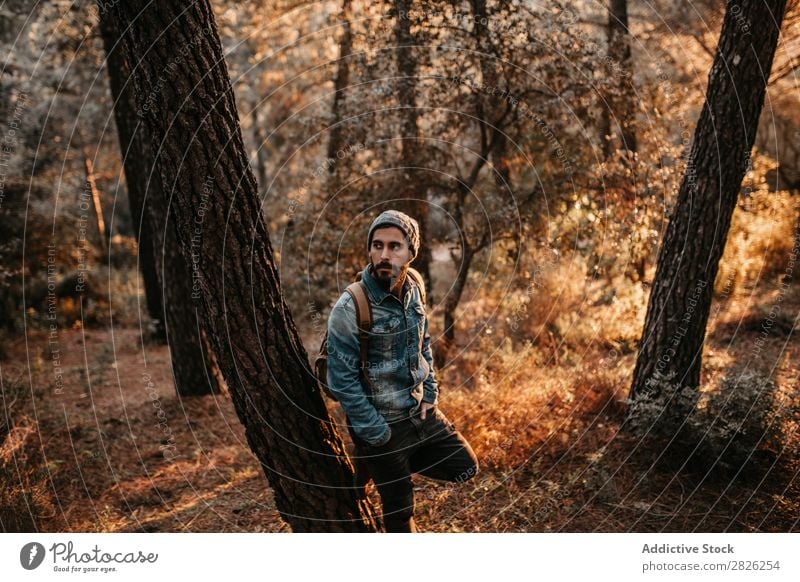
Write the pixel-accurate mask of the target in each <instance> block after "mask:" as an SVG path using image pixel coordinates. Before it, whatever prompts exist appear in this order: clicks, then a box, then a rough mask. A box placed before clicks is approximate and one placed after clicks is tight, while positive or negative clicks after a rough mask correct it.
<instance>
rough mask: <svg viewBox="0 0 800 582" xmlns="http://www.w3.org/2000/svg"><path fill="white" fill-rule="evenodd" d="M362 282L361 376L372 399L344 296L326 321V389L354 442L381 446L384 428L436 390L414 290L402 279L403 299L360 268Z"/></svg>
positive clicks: (354, 324)
mask: <svg viewBox="0 0 800 582" xmlns="http://www.w3.org/2000/svg"><path fill="white" fill-rule="evenodd" d="M362 281H363V282H364V283H365V285H366V291H367V298H368V300H369V302H370V304H371V305H372V330H371V333H370V334H369V350H368V352H367V375H368V376H369V378H370V380H372V386H373V390H374V394H373V395H372V396H371V397H368V389H367V387H366V386H363V385H362V383H361V381H360V379H359V372H358V368H359V361H360V343H359V339H358V322H357V321H356V308H355V304H354V302H353V299H352V297H350V294H349V293H347V292H345V293H343V294H342V296H341V297H339V300H338V301H337V302H336V304H335V305H334V306H333V310H332V311H331V314H330V316H329V317H328V378H327V380H328V386H329V387H330V389H331V392H333V393H334V395H335V396H336V398H337V399H338V400H339V402H340V403H341V405H342V408H343V409H344V412H345V414H346V415H347V418H348V420H349V422H350V424H351V426H352V429H353V432H355V434H356V436H357V437H359V438H360V439H362V440H364V441H366V442H367V443H369V444H372V445H382V444H384V443H386V442H388V440H389V438H390V437H391V428H390V427H389V423H390V422H392V421H393V420H397V419H399V418H402V417H403V416H407V415H408V413H409V410H410V409H412V408H416V407H418V406H419V405H420V402H421V401H422V400H424V401H425V402H430V403H432V404H436V403H437V396H438V394H439V387H438V385H437V383H436V378H435V375H434V369H433V358H432V357H431V337H430V334H429V333H428V318H427V317H426V315H425V307H424V305H423V304H422V298H421V295H420V290H419V287H418V286H417V285H416V283H414V282H413V280H412V279H411V277H409V276H406V281H405V284H404V286H403V300H402V302H401V300H400V299H398V298H397V297H395V296H394V295H392V294H391V293H389V292H388V291H384V290H383V289H382V288H381V286H380V284H379V283H378V282H377V281H376V280H375V278H374V277H373V276H372V275H371V274H370V272H369V266H367V267H365V268H364V271H363V273H362Z"/></svg>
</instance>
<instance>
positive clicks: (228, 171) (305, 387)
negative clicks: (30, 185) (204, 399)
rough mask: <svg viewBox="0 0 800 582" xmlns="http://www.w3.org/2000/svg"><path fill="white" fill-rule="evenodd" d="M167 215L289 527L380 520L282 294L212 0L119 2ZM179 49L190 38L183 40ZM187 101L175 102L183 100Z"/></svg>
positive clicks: (358, 525) (371, 524)
mask: <svg viewBox="0 0 800 582" xmlns="http://www.w3.org/2000/svg"><path fill="white" fill-rule="evenodd" d="M113 13H114V15H115V17H116V18H118V19H119V21H120V22H119V26H120V27H121V29H123V30H124V29H125V28H124V27H127V26H130V29H129V30H130V35H127V34H126V35H125V37H124V42H123V44H124V47H125V52H126V54H127V55H128V60H129V61H130V62H137V63H139V67H138V74H137V75H136V95H137V102H138V104H139V106H140V110H141V111H143V115H144V120H145V123H146V125H147V127H148V130H149V132H150V134H151V135H152V138H153V143H157V144H159V145H160V149H159V155H158V157H157V158H156V160H155V167H156V169H157V171H158V173H159V175H160V176H161V181H162V183H163V184H164V185H166V186H167V187H168V188H167V190H166V191H165V192H164V197H171V199H172V204H170V205H169V212H170V224H171V225H172V228H175V229H177V238H178V241H179V242H180V247H181V250H182V252H183V254H184V255H185V256H187V257H190V256H194V257H195V260H196V263H194V269H195V270H194V272H193V275H194V276H195V277H196V278H195V281H196V284H197V285H198V287H199V291H200V297H201V300H202V304H203V309H202V313H203V315H204V322H203V323H204V329H205V330H206V332H207V333H208V335H209V338H210V339H211V341H212V343H213V344H214V352H215V353H216V355H217V358H218V361H219V364H220V369H221V370H222V372H223V374H224V376H225V381H226V382H227V384H228V386H229V390H230V393H231V397H232V400H233V403H234V406H235V408H236V412H237V414H238V416H239V418H240V420H241V421H242V423H243V424H244V426H245V434H246V437H247V441H248V443H249V445H250V447H251V448H252V450H253V452H254V453H255V455H256V456H257V457H258V459H259V461H260V462H261V465H262V467H263V469H264V472H265V474H266V476H267V478H268V480H269V482H270V484H271V485H272V488H273V490H274V493H275V502H276V505H277V508H278V511H279V512H280V513H281V515H282V516H283V518H284V519H285V520H286V521H287V522H288V523H289V524H290V525H291V527H292V529H293V530H294V531H298V532H299V531H305V532H308V531H374V530H375V527H376V526H375V519H374V516H373V508H372V506H371V505H370V504H369V503H368V502H366V501H363V500H359V499H358V497H357V495H356V491H355V490H354V489H352V488H351V485H352V478H353V469H352V465H351V464H350V462H349V459H348V458H347V455H346V451H345V447H344V444H343V442H342V440H341V438H340V437H339V434H338V432H337V431H336V428H335V425H334V424H333V422H332V421H331V419H330V417H329V415H328V412H327V410H326V408H325V404H324V402H323V400H322V395H321V393H320V390H319V384H318V382H317V380H316V379H315V378H314V376H313V374H312V372H311V370H310V368H309V365H308V357H307V354H306V351H305V349H304V348H303V345H302V343H301V341H300V337H299V335H298V333H297V329H296V327H295V325H294V321H293V320H292V317H291V314H290V313H289V310H288V308H287V306H286V303H285V302H284V299H283V295H282V293H281V287H280V281H279V279H278V272H277V270H276V268H275V264H274V260H273V252H272V247H271V245H270V241H269V236H268V234H267V229H266V226H265V224H264V220H263V218H262V216H261V211H260V203H259V198H258V193H257V186H256V183H255V178H254V176H253V173H252V172H251V170H250V168H249V166H248V163H247V155H246V154H245V150H244V144H243V142H242V135H241V129H240V127H239V122H238V118H237V114H236V104H235V102H234V96H233V90H232V88H231V85H230V78H229V76H228V71H227V68H226V66H225V61H224V60H223V56H222V47H221V45H220V41H219V35H218V33H217V27H216V23H215V22H214V16H213V12H212V9H211V6H210V3H209V0H199V1H197V2H193V3H191V4H187V3H186V2H179V1H177V0H164V1H162V2H158V3H155V2H154V3H149V2H147V1H145V0H130V1H128V2H120V3H117V4H115V5H114V7H113ZM179 47H191V48H190V50H180V48H179ZM178 106H179V108H178Z"/></svg>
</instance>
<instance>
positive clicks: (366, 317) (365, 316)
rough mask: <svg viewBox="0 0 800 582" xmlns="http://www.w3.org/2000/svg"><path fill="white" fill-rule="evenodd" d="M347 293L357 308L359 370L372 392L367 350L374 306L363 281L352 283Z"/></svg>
mask: <svg viewBox="0 0 800 582" xmlns="http://www.w3.org/2000/svg"><path fill="white" fill-rule="evenodd" d="M345 291H347V292H348V293H349V294H350V296H351V297H352V298H353V303H354V304H355V306H356V321H357V322H358V341H359V344H360V346H361V350H360V358H359V369H360V371H361V375H362V379H363V380H364V381H365V382H366V383H367V385H368V386H369V389H370V390H372V383H371V382H370V379H369V376H367V350H368V349H369V332H370V330H371V329H372V305H370V302H369V298H368V297H367V291H366V289H364V283H362V282H361V281H355V282H353V283H350V284H349V285H348V286H347V289H345Z"/></svg>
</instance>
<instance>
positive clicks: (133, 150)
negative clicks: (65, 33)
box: [100, 16, 167, 341]
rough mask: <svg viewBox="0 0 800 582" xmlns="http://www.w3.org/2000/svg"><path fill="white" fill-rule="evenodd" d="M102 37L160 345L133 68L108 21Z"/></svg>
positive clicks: (103, 22) (161, 312)
mask: <svg viewBox="0 0 800 582" xmlns="http://www.w3.org/2000/svg"><path fill="white" fill-rule="evenodd" d="M100 34H101V35H102V37H103V44H104V46H105V51H106V64H107V69H108V80H109V85H110V86H111V95H112V98H113V101H114V119H115V121H116V123H117V136H118V138H119V145H120V154H121V155H122V159H123V160H124V168H125V182H126V184H127V189H128V204H129V205H130V209H131V218H132V219H133V227H134V232H135V233H136V243H137V245H138V250H139V269H140V271H141V273H142V282H143V283H144V294H145V301H146V302H147V312H148V313H149V314H150V317H151V318H152V319H153V320H154V321H155V322H156V335H157V337H158V338H159V339H160V340H161V341H166V340H167V335H166V330H165V327H164V309H163V306H162V303H161V287H160V285H159V282H158V274H157V272H156V263H155V257H154V256H153V236H152V234H151V233H150V228H149V224H148V221H146V220H143V216H142V206H143V203H144V202H143V200H144V193H145V191H146V190H147V177H148V176H149V174H150V171H149V168H148V167H146V164H145V163H144V161H145V159H144V156H143V155H142V152H143V151H144V144H143V143H142V131H141V128H140V130H139V131H137V125H138V121H137V119H136V114H135V112H136V104H135V102H134V96H133V85H132V84H131V83H127V81H128V78H129V76H130V67H128V63H127V61H126V60H125V59H124V58H123V56H122V51H120V50H115V46H116V43H117V41H118V40H119V33H118V32H117V31H116V30H114V29H113V23H112V22H111V19H109V18H103V17H102V16H101V18H100ZM129 154H130V155H129Z"/></svg>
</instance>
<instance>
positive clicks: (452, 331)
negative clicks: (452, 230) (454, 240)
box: [444, 246, 474, 347]
mask: <svg viewBox="0 0 800 582" xmlns="http://www.w3.org/2000/svg"><path fill="white" fill-rule="evenodd" d="M473 256H474V255H473V253H472V250H471V249H470V248H469V247H468V246H462V247H461V262H460V263H459V265H458V273H457V274H456V280H455V283H453V290H452V291H451V292H450V293H448V295H447V299H446V300H445V304H444V338H445V344H446V345H447V346H448V347H452V346H453V345H455V339H456V316H455V314H456V308H457V307H458V304H459V302H460V301H461V294H462V293H463V292H464V286H465V285H466V283H467V276H468V275H469V268H470V266H471V264H472V257H473ZM455 260H456V258H455V257H453V261H455Z"/></svg>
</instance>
